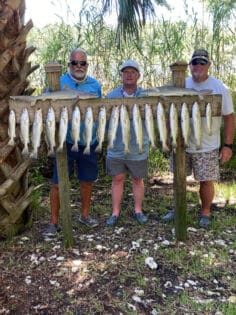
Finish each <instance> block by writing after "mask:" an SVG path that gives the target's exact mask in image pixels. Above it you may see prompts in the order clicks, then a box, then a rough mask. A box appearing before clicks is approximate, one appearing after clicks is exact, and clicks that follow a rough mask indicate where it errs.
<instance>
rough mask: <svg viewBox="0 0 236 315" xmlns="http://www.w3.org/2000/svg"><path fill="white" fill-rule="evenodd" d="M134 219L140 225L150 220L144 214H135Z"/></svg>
mask: <svg viewBox="0 0 236 315" xmlns="http://www.w3.org/2000/svg"><path fill="white" fill-rule="evenodd" d="M133 217H134V218H135V219H136V220H137V221H138V223H139V224H144V223H146V222H147V220H148V218H147V217H146V216H145V215H144V214H143V213H142V212H133Z"/></svg>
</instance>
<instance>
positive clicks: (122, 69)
mask: <svg viewBox="0 0 236 315" xmlns="http://www.w3.org/2000/svg"><path fill="white" fill-rule="evenodd" d="M125 68H133V69H135V70H136V71H138V72H139V69H137V68H135V67H133V66H125V67H123V68H121V69H120V71H121V72H123V71H124V70H125Z"/></svg>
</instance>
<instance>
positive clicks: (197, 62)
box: [191, 59, 208, 66]
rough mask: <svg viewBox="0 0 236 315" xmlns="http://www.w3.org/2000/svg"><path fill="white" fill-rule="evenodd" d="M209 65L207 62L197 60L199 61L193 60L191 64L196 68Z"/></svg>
mask: <svg viewBox="0 0 236 315" xmlns="http://www.w3.org/2000/svg"><path fill="white" fill-rule="evenodd" d="M207 63H208V61H207V60H203V59H202V60H197V59H195V60H193V61H192V62H191V64H192V65H193V66H196V65H201V66H205V65H206V64H207Z"/></svg>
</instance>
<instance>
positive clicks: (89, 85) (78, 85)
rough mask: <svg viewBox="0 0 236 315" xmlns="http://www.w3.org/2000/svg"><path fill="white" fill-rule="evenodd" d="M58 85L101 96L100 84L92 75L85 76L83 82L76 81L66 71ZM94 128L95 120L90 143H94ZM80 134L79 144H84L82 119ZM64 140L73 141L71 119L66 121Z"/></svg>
mask: <svg viewBox="0 0 236 315" xmlns="http://www.w3.org/2000/svg"><path fill="white" fill-rule="evenodd" d="M60 85H61V89H72V90H77V91H83V92H88V93H93V94H97V96H98V97H99V98H101V97H102V89H101V84H100V83H99V82H98V81H97V80H95V79H94V78H92V77H87V78H86V79H85V80H84V81H83V82H78V81H75V80H73V79H72V78H71V76H70V75H69V74H68V73H66V74H64V75H63V76H61V77H60ZM96 130H97V122H96V121H95V122H94V123H93V136H92V141H91V145H92V144H94V143H95V142H96V140H97V138H96ZM80 134H81V137H80V141H79V145H83V146H85V141H84V139H83V134H84V122H83V121H81V123H80ZM66 141H67V142H69V143H71V144H73V143H74V141H73V140H72V138H71V121H69V123H68V129H67V136H66Z"/></svg>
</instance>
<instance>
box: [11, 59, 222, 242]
mask: <svg viewBox="0 0 236 315" xmlns="http://www.w3.org/2000/svg"><path fill="white" fill-rule="evenodd" d="M170 68H171V71H172V82H173V86H174V87H179V88H184V87H185V72H186V69H187V63H186V62H176V63H174V64H172V65H171V66H170ZM45 69H46V73H47V75H48V82H49V87H50V90H51V91H52V92H53V91H58V90H60V79H59V78H60V75H61V66H60V65H58V64H56V63H49V64H48V65H47V66H46V67H45ZM32 99H33V100H34V101H33V102H32V101H31V100H30V97H27V98H25V99H24V97H23V96H19V97H17V96H15V97H13V98H12V99H11V100H10V101H9V106H10V109H13V110H14V111H15V113H16V121H17V123H19V121H20V115H21V113H22V110H23V108H25V107H26V108H27V109H28V112H29V116H30V121H31V123H32V122H33V117H34V112H35V110H36V109H38V108H41V109H42V113H43V120H44V121H45V119H46V115H47V112H48V109H49V108H50V107H53V109H54V111H55V116H56V122H59V119H60V113H61V109H62V108H63V107H64V106H66V107H67V108H68V113H69V118H71V115H72V111H73V108H74V106H75V105H79V108H80V111H81V119H82V120H83V119H84V114H85V110H86V108H87V107H88V106H90V107H92V109H93V115H94V119H95V117H97V115H98V111H99V109H100V107H101V106H105V107H106V113H107V119H109V117H110V114H111V110H112V108H113V106H114V105H122V104H124V105H126V106H127V109H128V111H129V114H130V117H131V116H132V107H133V105H134V104H137V105H138V106H139V108H140V111H141V115H142V117H143V118H144V108H145V104H150V105H151V107H152V111H153V114H154V117H156V106H157V104H158V102H161V103H162V104H163V107H164V109H165V112H166V114H167V117H168V114H169V107H170V104H171V103H174V104H175V105H176V108H177V112H178V124H179V126H178V127H179V128H178V130H179V132H178V138H177V147H176V150H175V153H174V209H175V211H176V214H175V233H176V239H177V240H179V241H184V240H186V238H187V227H186V208H187V206H186V172H185V148H184V140H183V137H182V133H181V132H180V130H181V122H180V111H181V105H182V104H183V103H184V102H185V103H186V104H187V105H188V109H189V111H190V112H191V109H192V105H193V103H194V102H198V104H199V107H200V111H201V116H205V108H206V104H207V103H210V104H211V105H212V116H221V102H222V96H221V95H206V96H204V98H203V99H201V100H200V99H199V96H198V94H196V95H181V96H176V95H169V94H168V95H166V96H165V95H160V96H152V97H140V98H119V99H105V98H102V99H78V100H77V99H74V98H73V99H69V98H68V99H56V100H55V99H54V100H52V99H45V100H42V99H39V100H37V99H36V98H34V97H32ZM35 100H36V101H35ZM32 104H34V105H33V106H32ZM154 119H155V118H154ZM56 159H57V169H58V178H59V193H60V213H61V215H62V231H63V239H64V246H65V247H71V246H73V243H74V240H73V234H72V220H71V206H70V204H71V202H70V182H69V176H68V168H67V155H66V149H65V146H64V149H63V152H62V153H58V152H56Z"/></svg>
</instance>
